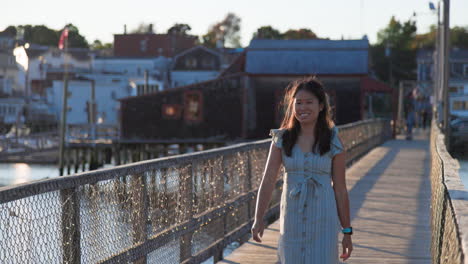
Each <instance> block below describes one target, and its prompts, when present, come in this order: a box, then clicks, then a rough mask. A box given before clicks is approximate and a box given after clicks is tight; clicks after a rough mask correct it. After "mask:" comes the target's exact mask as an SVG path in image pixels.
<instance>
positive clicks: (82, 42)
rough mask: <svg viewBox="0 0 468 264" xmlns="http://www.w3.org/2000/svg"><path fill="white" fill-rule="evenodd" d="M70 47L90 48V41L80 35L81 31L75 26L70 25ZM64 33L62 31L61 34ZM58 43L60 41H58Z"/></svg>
mask: <svg viewBox="0 0 468 264" xmlns="http://www.w3.org/2000/svg"><path fill="white" fill-rule="evenodd" d="M67 27H68V47H70V48H89V44H88V41H87V40H86V39H85V37H83V36H82V35H80V31H79V30H78V28H77V27H76V26H74V25H73V24H68V25H67ZM59 33H60V34H61V33H62V32H61V31H60V32H59ZM57 43H58V40H57Z"/></svg>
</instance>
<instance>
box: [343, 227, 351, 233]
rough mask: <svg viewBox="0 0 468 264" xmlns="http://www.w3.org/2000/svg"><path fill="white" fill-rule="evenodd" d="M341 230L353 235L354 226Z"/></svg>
mask: <svg viewBox="0 0 468 264" xmlns="http://www.w3.org/2000/svg"><path fill="white" fill-rule="evenodd" d="M341 232H342V233H343V234H345V235H352V234H353V228H352V227H346V228H343V229H342V230H341Z"/></svg>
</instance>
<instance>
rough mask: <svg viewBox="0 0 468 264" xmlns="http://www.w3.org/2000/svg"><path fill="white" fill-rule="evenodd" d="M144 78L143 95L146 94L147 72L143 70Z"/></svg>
mask: <svg viewBox="0 0 468 264" xmlns="http://www.w3.org/2000/svg"><path fill="white" fill-rule="evenodd" d="M144 78H145V84H144V86H143V94H148V80H149V79H148V78H149V76H148V70H145V73H144Z"/></svg>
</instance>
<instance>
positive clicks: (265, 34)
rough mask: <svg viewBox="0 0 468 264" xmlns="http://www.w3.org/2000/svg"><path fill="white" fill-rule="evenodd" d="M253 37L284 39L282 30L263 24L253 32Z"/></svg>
mask: <svg viewBox="0 0 468 264" xmlns="http://www.w3.org/2000/svg"><path fill="white" fill-rule="evenodd" d="M253 38H259V39H283V35H282V34H281V32H280V31H279V30H277V29H275V28H273V27H272V26H263V27H260V28H258V29H257V32H255V33H254V34H253Z"/></svg>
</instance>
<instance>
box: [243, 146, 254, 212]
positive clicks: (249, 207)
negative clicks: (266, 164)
mask: <svg viewBox="0 0 468 264" xmlns="http://www.w3.org/2000/svg"><path fill="white" fill-rule="evenodd" d="M250 153H251V150H248V151H246V156H247V162H246V163H247V164H246V166H247V169H246V171H247V175H246V176H245V191H246V192H250V191H251V190H252V164H251V162H252V161H251V157H250ZM252 201H254V200H252ZM252 201H249V202H247V210H248V211H247V218H248V219H249V221H250V219H252V217H253V216H252Z"/></svg>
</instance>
